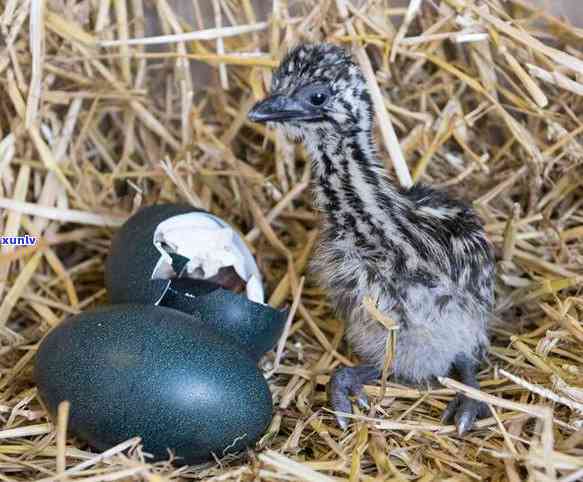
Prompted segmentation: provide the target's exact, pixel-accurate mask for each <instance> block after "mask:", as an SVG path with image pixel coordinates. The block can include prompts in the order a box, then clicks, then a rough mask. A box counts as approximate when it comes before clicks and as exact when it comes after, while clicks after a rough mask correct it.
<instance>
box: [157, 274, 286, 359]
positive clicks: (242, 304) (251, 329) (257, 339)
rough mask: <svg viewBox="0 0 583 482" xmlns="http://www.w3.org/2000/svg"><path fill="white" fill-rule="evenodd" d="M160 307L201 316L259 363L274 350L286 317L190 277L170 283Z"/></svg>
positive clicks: (279, 312) (240, 296)
mask: <svg viewBox="0 0 583 482" xmlns="http://www.w3.org/2000/svg"><path fill="white" fill-rule="evenodd" d="M160 306H167V307H171V308H174V309H176V310H180V311H182V312H184V313H189V314H192V315H196V316H198V317H199V318H200V319H201V320H202V321H203V322H205V323H206V324H208V325H213V326H214V327H215V329H216V330H217V331H218V332H220V333H221V334H222V335H223V336H227V337H229V338H231V339H234V340H235V341H236V342H237V343H239V344H240V345H241V346H242V347H243V348H244V349H245V351H247V352H249V353H250V354H251V355H252V356H253V357H254V358H255V359H256V360H259V358H261V357H262V356H263V354H264V353H265V352H267V351H269V350H271V348H273V346H274V345H275V343H276V342H277V340H278V339H279V337H280V336H281V333H282V331H283V327H284V325H285V321H286V318H287V313H286V312H285V311H278V310H274V309H273V308H271V307H269V306H266V305H262V304H260V303H254V302H252V301H249V300H247V299H245V297H244V296H242V295H239V294H236V293H233V292H232V291H230V290H226V289H223V288H222V287H221V286H219V285H218V284H216V283H211V282H208V281H206V280H196V279H191V278H176V279H173V280H170V284H169V285H168V289H167V290H166V292H165V293H164V296H163V297H162V299H161V300H160Z"/></svg>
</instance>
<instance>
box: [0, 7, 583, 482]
mask: <svg viewBox="0 0 583 482" xmlns="http://www.w3.org/2000/svg"><path fill="white" fill-rule="evenodd" d="M45 3H46V5H45ZM195 3H196V2H195ZM213 5H214V6H215V7H216V10H217V12H218V13H219V14H218V15H217V17H220V18H221V19H222V22H223V25H226V26H221V25H218V26H213V27H212V28H210V29H207V30H206V31H204V32H201V28H203V25H202V24H201V22H200V19H198V20H197V21H195V22H194V23H193V24H191V23H189V22H188V21H187V20H185V19H184V18H180V17H179V16H178V15H177V14H176V12H175V11H174V10H173V9H172V8H171V6H170V5H169V4H168V3H167V2H166V0H160V1H158V2H157V3H156V7H157V15H158V16H159V17H160V18H161V19H162V25H163V31H164V33H165V34H167V35H166V36H165V37H163V38H162V39H159V43H160V45H161V47H159V49H158V52H151V51H149V50H147V49H146V47H145V46H144V43H143V42H137V43H129V42H128V41H127V39H128V38H129V39H132V38H141V37H143V36H144V23H143V21H142V20H143V18H142V17H143V12H144V8H145V2H143V0H132V1H131V2H125V1H124V0H114V1H113V2H110V1H101V2H99V1H94V2H90V1H89V0H81V1H67V2H65V1H56V0H55V1H49V2H43V1H42V0H28V1H21V2H18V1H14V0H4V1H0V6H1V7H0V11H1V13H2V16H1V17H0V33H1V35H0V39H1V40H0V85H1V91H2V95H1V96H0V141H1V142H0V176H1V183H0V208H2V209H3V212H2V216H1V217H0V233H2V234H4V235H7V236H13V235H16V234H20V235H24V234H28V235H32V236H38V237H39V242H38V243H37V245H36V246H34V247H17V248H12V247H9V246H2V248H1V253H0V293H1V295H0V327H1V342H2V344H1V352H0V356H1V358H0V360H1V370H2V372H1V375H2V378H1V379H0V417H1V419H2V425H3V428H2V429H1V430H0V479H2V480H38V479H42V480H65V479H66V478H69V479H74V480H83V481H87V482H88V481H102V480H110V481H111V480H122V479H126V480H127V479H132V480H135V479H139V480H142V479H143V480H151V481H158V480H168V479H170V478H179V477H184V478H189V479H204V480H215V481H219V480H221V481H226V480H309V481H328V480H348V479H349V480H397V479H399V480H402V479H419V480H423V481H429V480H434V479H435V480H442V479H448V478H455V479H456V480H458V479H467V480H470V479H478V480H480V479H489V480H511V481H518V480H522V479H526V478H528V479H529V480H545V481H550V480H562V481H574V480H577V479H579V480H580V479H581V478H582V477H583V457H582V452H583V384H582V382H581V380H583V327H582V324H581V321H580V319H581V316H582V314H583V298H581V297H579V286H580V282H581V279H582V278H581V276H582V274H583V244H581V242H580V240H579V238H580V237H581V235H583V196H582V195H581V192H582V191H581V183H582V179H583V178H582V176H581V174H582V171H581V162H582V161H583V145H582V139H583V136H582V133H583V123H582V122H581V119H583V100H582V99H583V97H582V96H583V51H582V50H581V45H583V32H582V31H581V30H577V29H575V28H573V27H571V26H570V25H568V24H567V23H565V22H563V21H561V20H558V19H556V18H551V17H548V16H546V15H545V14H544V13H542V12H540V11H535V10H533V9H532V8H530V7H528V5H527V4H525V3H524V2H523V0H508V1H502V0H484V1H479V0H476V1H474V0H444V1H437V0H435V1H427V2H422V1H421V0H413V1H411V2H410V5H409V7H408V9H402V8H395V7H393V6H392V3H391V2H390V1H382V0H381V1H377V2H368V3H365V2H353V3H352V4H351V3H349V2H348V1H346V0H335V1H333V0H329V1H323V2H316V1H312V0H298V1H297V2H293V5H292V2H290V6H289V10H288V8H287V7H286V2H273V11H272V12H271V15H270V20H269V21H268V22H260V21H258V19H257V18H256V15H255V12H254V10H253V5H252V3H251V2H249V0H246V1H241V2H240V3H238V2H233V1H229V0H215V1H214V2H213ZM292 7H293V8H292ZM259 20H260V19H259ZM213 25H216V24H214V23H213ZM189 32H195V33H194V34H189ZM303 40H312V41H321V40H328V41H332V42H336V43H343V44H346V45H348V46H352V48H353V51H354V52H355V55H356V57H357V59H358V61H359V62H360V63H361V64H362V66H363V68H364V70H365V72H368V81H369V82H370V84H371V88H372V89H373V90H376V89H378V91H377V93H379V94H381V95H379V96H377V97H376V104H377V105H376V107H377V110H378V111H379V116H381V117H384V118H385V122H384V123H383V124H382V129H381V130H380V132H379V139H380V140H381V145H382V146H384V147H386V150H387V153H390V156H389V155H388V154H387V155H386V158H387V160H388V161H387V166H388V167H389V169H394V168H395V167H397V168H398V169H397V171H398V173H399V177H400V178H401V179H405V178H406V175H407V172H408V171H409V172H411V174H412V177H413V179H414V180H417V179H419V180H423V181H425V182H428V183H431V184H433V185H437V186H443V187H448V188H450V189H451V190H453V191H455V192H456V193H457V194H458V195H460V196H463V197H464V198H466V199H468V200H471V201H473V203H474V206H475V207H476V208H477V209H478V211H479V212H480V214H481V215H482V217H483V218H484V220H485V223H486V229H487V231H488V233H489V235H490V237H491V239H492V240H493V242H494V243H495V245H496V248H497V255H498V259H499V264H498V267H499V269H498V272H499V276H498V285H497V300H498V303H497V306H498V309H497V314H498V320H497V322H496V323H495V326H494V328H493V344H492V348H491V351H490V356H489V360H490V365H489V366H487V367H484V368H483V370H482V371H481V372H480V382H481V390H480V391H470V392H469V394H470V396H473V397H477V398H480V399H482V400H485V401H486V402H488V403H489V404H490V407H491V411H492V416H491V417H490V418H487V419H484V420H482V421H480V422H479V423H478V428H477V429H476V430H474V431H472V432H471V433H470V434H469V435H468V436H466V437H465V438H463V439H460V438H458V437H457V436H456V435H455V432H454V428H453V427H452V426H443V425H441V424H440V422H439V417H440V414H441V412H442V410H443V409H444V407H445V406H446V403H447V402H448V400H450V399H451V397H452V396H453V394H454V393H455V392H456V391H458V390H461V391H468V389H467V388H465V387H463V386H460V385H459V384H458V383H456V382H454V381H453V380H449V379H444V380H443V384H444V388H441V389H436V390H432V391H418V390H417V389H414V388H411V387H405V386H400V385H396V384H393V383H391V382H390V379H389V381H387V382H384V383H383V384H382V385H380V386H377V385H375V386H368V387H367V391H368V393H369V394H370V396H371V399H372V401H373V402H374V403H373V404H372V405H373V406H372V409H371V412H370V413H356V414H355V417H354V423H353V424H352V425H351V427H350V429H349V430H348V431H346V432H342V431H340V430H338V428H337V426H336V424H335V422H334V419H333V414H331V413H330V411H329V409H328V404H327V399H326V393H325V385H326V383H327V381H328V376H329V374H330V372H331V370H332V369H334V368H335V367H336V366H338V365H339V364H341V363H345V364H350V363H351V361H354V360H353V358H352V357H351V354H350V353H349V352H348V351H347V349H346V348H345V347H344V346H343V345H342V341H341V340H342V332H343V323H342V321H341V320H337V319H335V318H334V316H333V314H332V311H331V309H330V306H329V305H328V304H327V301H326V297H325V293H323V292H322V290H321V289H319V288H318V286H315V285H314V284H313V283H312V281H311V279H310V277H309V276H307V277H306V278H305V282H304V280H303V278H304V273H305V268H306V262H307V260H308V258H309V256H310V252H311V250H312V247H313V245H314V243H315V239H316V237H315V235H316V232H317V228H318V222H317V216H316V214H315V213H314V211H313V210H312V208H311V204H310V194H309V178H310V174H309V167H310V166H309V163H308V162H306V159H305V156H304V154H303V153H302V151H301V149H300V148H299V147H295V146H293V145H290V144H288V143H287V142H286V140H285V139H283V138H282V137H280V136H279V135H278V134H276V133H274V132H272V131H269V130H266V129H264V128H263V127H261V126H258V125H253V124H250V123H248V122H247V120H246V112H247V110H248V108H249V107H250V105H251V104H252V103H253V102H254V101H255V100H256V99H258V98H260V97H262V96H263V95H264V93H265V91H266V86H267V85H269V78H270V68H272V67H273V66H275V65H277V59H278V58H279V57H280V55H281V54H282V53H283V52H284V51H285V50H286V49H287V48H288V47H289V45H291V44H293V43H296V42H298V41H303ZM193 62H198V64H196V65H201V62H202V63H204V64H205V65H211V66H212V72H213V74H214V80H213V81H212V82H211V86H209V87H197V86H195V85H194V86H193V81H192V77H191V75H190V70H189V63H193ZM389 116H390V119H391V121H389V120H388V119H389ZM395 134H396V136H397V138H398V139H399V141H400V145H399V144H397V143H395V142H390V140H391V138H393V136H394V135H395ZM389 159H391V160H392V162H391V161H390V160H389ZM407 166H408V169H407ZM178 200H179V201H186V202H189V203H192V204H193V205H196V206H202V207H204V208H206V209H210V210H211V211H212V212H213V213H215V214H217V215H219V216H222V217H223V218H224V219H226V220H228V221H229V222H231V223H232V224H233V225H234V226H236V227H238V228H239V229H240V230H241V232H242V233H243V234H244V235H245V236H246V239H247V241H248V242H249V244H250V246H251V247H252V249H253V250H254V252H255V253H256V255H257V258H258V261H259V263H260V266H261V268H262V269H263V272H264V273H265V277H266V280H267V285H268V289H269V292H270V293H271V300H270V302H271V303H272V305H274V306H279V305H282V304H285V303H288V304H292V303H293V306H292V307H293V308H294V312H295V317H294V321H293V324H292V325H291V327H290V329H289V330H288V331H287V332H286V334H285V337H284V339H283V340H282V343H281V344H280V348H279V349H278V350H275V351H274V352H272V353H271V354H269V355H268V356H266V357H265V359H264V360H263V362H262V368H264V370H265V372H266V375H267V376H268V378H269V383H270V386H271V389H272V392H273V397H274V400H275V404H276V411H275V416H274V418H273V422H272V424H271V426H270V428H269V430H268V432H267V433H266V435H265V436H264V437H263V439H262V440H261V442H260V443H259V444H258V447H257V450H254V451H249V452H248V453H246V454H242V455H241V456H239V457H236V458H233V459H229V460H220V461H217V462H216V463H211V464H206V465H203V466H199V467H182V468H179V469H176V468H174V467H173V466H172V465H171V464H170V463H159V464H150V463H148V459H147V457H146V456H145V455H144V454H143V452H142V450H141V448H140V445H139V440H129V441H127V442H125V443H122V444H121V445H119V446H118V447H115V448H114V449H112V450H111V451H109V452H107V453H105V454H103V455H99V454H95V453H93V452H92V451H91V450H90V449H89V448H88V447H87V446H86V445H83V444H82V443H81V442H79V441H76V440H74V439H70V438H67V436H66V432H67V431H66V423H67V420H66V417H65V416H63V417H60V418H58V420H57V421H52V420H50V419H49V418H48V417H47V414H46V412H45V411H44V410H43V408H42V406H41V404H40V402H39V399H38V395H37V392H36V389H35V386H34V384H33V382H32V380H31V367H32V359H33V357H34V353H35V349H36V347H37V346H38V343H39V341H40V340H41V338H42V336H43V334H44V333H46V332H47V330H48V329H50V328H51V327H53V326H55V325H57V324H58V323H60V322H61V321H62V320H63V319H64V318H65V317H67V316H69V315H70V314H72V313H78V312H80V311H82V310H84V309H86V308H88V307H90V306H93V305H96V304H100V303H104V302H105V301H106V299H105V293H104V287H103V264H104V256H105V255H106V253H107V249H108V245H109V241H110V238H111V235H112V233H113V232H114V230H115V227H116V226H118V225H119V224H120V223H121V222H123V220H124V219H125V218H126V217H127V216H128V215H129V214H130V213H131V212H133V211H134V210H136V209H137V208H138V207H140V206H143V205H147V204H152V203H159V202H172V201H178ZM370 308H371V311H372V312H373V316H378V317H379V320H380V321H382V314H378V313H375V312H374V306H371V307H370Z"/></svg>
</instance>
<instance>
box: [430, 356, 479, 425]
mask: <svg viewBox="0 0 583 482" xmlns="http://www.w3.org/2000/svg"><path fill="white" fill-rule="evenodd" d="M453 368H454V369H455V371H456V372H457V374H458V376H459V379H460V381H461V382H462V383H464V384H465V385H468V386H470V387H473V388H479V385H478V381H477V379H476V368H477V366H476V362H475V361H474V360H472V359H470V358H469V357H468V356H466V355H458V356H457V357H456V359H455V362H454V364H453ZM488 413H489V410H488V406H487V405H486V404H485V403H484V402H480V401H478V400H474V399H472V398H469V397H467V396H465V395H463V394H461V393H458V394H457V395H456V396H455V398H454V399H453V400H452V401H451V402H449V404H448V406H447V408H446V409H445V412H444V413H443V416H442V419H441V420H442V422H443V423H452V422H455V425H456V427H457V431H458V434H459V435H464V434H465V433H466V432H467V431H468V430H470V429H471V428H472V427H473V425H474V422H475V421H476V419H478V418H484V417H487V416H488Z"/></svg>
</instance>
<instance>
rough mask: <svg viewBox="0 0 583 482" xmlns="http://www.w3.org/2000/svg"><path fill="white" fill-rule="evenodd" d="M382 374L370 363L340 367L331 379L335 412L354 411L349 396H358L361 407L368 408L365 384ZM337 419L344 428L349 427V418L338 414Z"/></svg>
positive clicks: (331, 398)
mask: <svg viewBox="0 0 583 482" xmlns="http://www.w3.org/2000/svg"><path fill="white" fill-rule="evenodd" d="M380 376H381V372H380V370H379V369H378V368H376V367H374V366H370V365H358V366H355V367H343V368H338V369H337V370H336V371H335V372H334V373H333V374H332V377H331V379H330V386H329V393H330V402H331V405H332V409H333V410H334V411H335V412H342V413H352V404H351V402H350V398H349V396H351V395H352V396H353V397H355V398H356V403H357V404H358V405H359V406H360V407H361V408H364V409H366V408H368V407H369V404H368V397H367V396H366V393H364V384H365V383H367V382H370V381H373V380H377V379H378V378H379V377H380ZM336 420H337V422H338V425H340V427H341V428H342V429H346V428H347V427H348V419H347V418H346V417H343V416H342V415H337V416H336Z"/></svg>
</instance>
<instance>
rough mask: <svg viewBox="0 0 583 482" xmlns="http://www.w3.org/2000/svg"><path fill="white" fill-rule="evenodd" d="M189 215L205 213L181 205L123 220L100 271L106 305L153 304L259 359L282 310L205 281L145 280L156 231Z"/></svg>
mask: <svg viewBox="0 0 583 482" xmlns="http://www.w3.org/2000/svg"><path fill="white" fill-rule="evenodd" d="M192 212H200V213H206V211H201V210H197V209H194V208H192V207H190V206H187V205H180V204H160V205H154V206H149V207H146V208H143V209H141V210H140V211H138V212H137V213H136V214H134V215H133V216H131V217H130V218H129V219H128V220H127V221H126V223H125V224H124V225H123V226H122V227H121V228H120V229H119V231H118V232H117V233H116V235H115V236H114V238H113V241H112V244H111V250H110V253H109V256H108V258H107V262H106V266H105V286H106V288H107V292H108V297H109V300H110V302H111V303H144V304H151V305H154V304H159V305H160V306H165V307H168V308H174V309H177V310H180V311H183V312H184V313H188V314H192V315H195V316H196V317H198V318H199V319H200V320H201V321H202V322H203V323H204V324H206V325H207V326H208V327H210V328H212V329H213V330H215V332H216V333H218V334H219V335H221V336H225V337H229V338H231V339H232V340H235V341H237V343H238V344H239V345H241V346H242V347H244V349H245V350H246V351H248V352H249V353H250V354H252V356H253V357H254V358H255V360H259V359H260V358H261V357H262V356H263V355H264V354H265V352H267V351H269V350H270V349H272V348H273V347H274V346H275V344H276V343H277V341H278V339H279V337H280V336H281V333H282V332H283V329H284V326H285V321H286V319H287V311H286V310H276V309H274V308H272V307H270V306H268V305H266V304H261V303H255V302H253V301H251V300H249V299H248V298H247V297H246V296H245V294H243V293H235V292H233V291H230V290H227V289H223V288H222V287H221V286H220V285H218V284H216V283H213V282H210V281H206V280H198V279H192V278H173V279H170V280H168V279H151V277H152V273H153V271H154V269H155V267H156V263H157V262H158V260H159V258H160V253H159V252H158V250H157V249H156V248H155V247H154V245H153V243H152V239H153V237H154V232H155V231H156V228H157V227H158V225H159V224H160V223H161V222H163V221H165V220H167V219H168V218H171V217H173V216H177V215H180V214H186V213H192ZM207 214H208V213H207ZM215 218H216V217H215ZM216 219H217V220H218V218H216ZM220 222H221V223H224V221H222V220H220ZM224 224H225V225H226V223H224ZM249 256H251V255H250V254H249ZM180 258H182V257H181V256H177V257H176V258H175V259H174V262H173V268H174V269H175V271H176V272H180V271H181V265H183V263H185V259H184V258H182V259H180Z"/></svg>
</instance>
